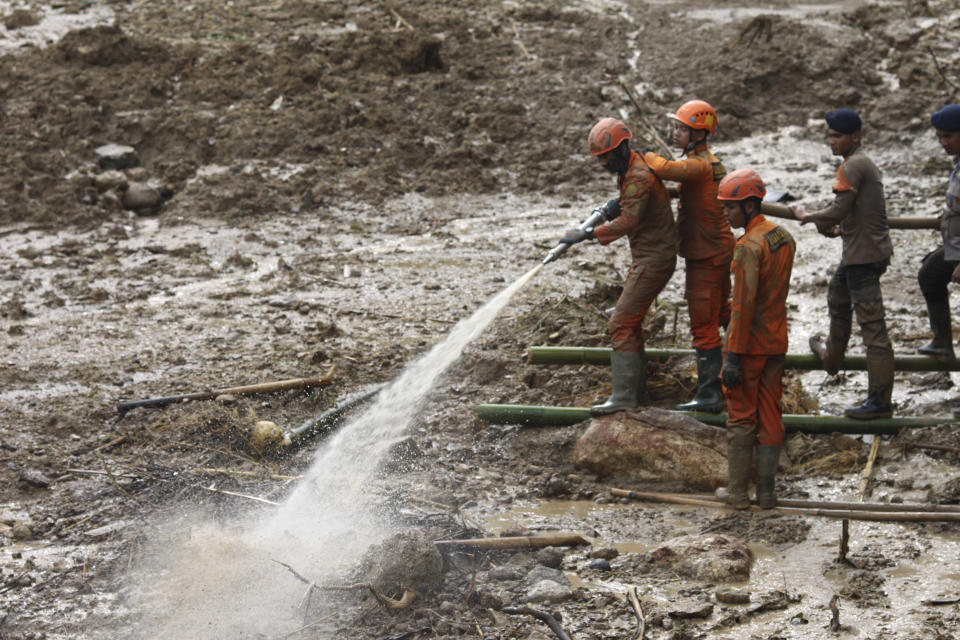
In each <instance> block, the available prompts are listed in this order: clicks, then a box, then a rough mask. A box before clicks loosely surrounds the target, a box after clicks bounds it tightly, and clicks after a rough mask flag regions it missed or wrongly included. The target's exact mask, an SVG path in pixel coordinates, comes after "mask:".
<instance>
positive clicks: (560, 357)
mask: <svg viewBox="0 0 960 640" xmlns="http://www.w3.org/2000/svg"><path fill="white" fill-rule="evenodd" d="M611 352H612V349H611V348H610V347H549V346H536V347H530V348H529V349H528V350H527V355H526V360H527V362H528V363H529V364H547V365H558V364H596V365H604V366H609V365H610V353H611ZM696 353H697V352H696V351H694V350H693V349H647V350H646V354H647V360H649V361H650V362H666V361H667V360H670V359H672V358H685V357H690V358H692V357H695V356H696ZM893 365H894V367H895V368H896V370H897V371H960V360H955V361H953V362H949V363H944V362H940V361H939V360H937V359H936V358H933V357H931V356H924V355H895V356H894V358H893ZM785 366H786V368H787V369H797V370H804V371H815V370H818V369H821V370H822V369H823V363H822V362H821V361H820V358H818V357H817V356H815V355H814V354H812V353H788V354H787V356H786V359H785ZM840 368H841V369H842V370H844V371H866V370H867V357H866V356H860V355H848V356H846V357H845V358H844V359H843V363H842V364H841V365H840Z"/></svg>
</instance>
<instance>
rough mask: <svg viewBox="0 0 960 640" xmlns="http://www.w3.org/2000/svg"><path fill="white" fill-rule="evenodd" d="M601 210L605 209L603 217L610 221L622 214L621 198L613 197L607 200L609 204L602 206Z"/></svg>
mask: <svg viewBox="0 0 960 640" xmlns="http://www.w3.org/2000/svg"><path fill="white" fill-rule="evenodd" d="M600 211H603V217H604V218H606V219H607V220H608V221H610V220H613V219H614V218H617V217H619V216H620V198H612V199H611V200H607V204H605V205H603V206H602V207H600Z"/></svg>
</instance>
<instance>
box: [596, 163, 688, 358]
mask: <svg viewBox="0 0 960 640" xmlns="http://www.w3.org/2000/svg"><path fill="white" fill-rule="evenodd" d="M618 186H619V188H620V208H621V213H620V216H619V217H617V218H615V219H613V220H611V221H610V222H608V223H606V224H604V225H601V226H599V227H597V228H596V229H595V230H594V237H595V238H596V239H597V240H598V241H599V242H600V244H603V245H607V244H610V243H611V242H613V241H614V240H616V239H617V238H620V237H622V236H627V239H628V240H629V242H630V254H631V264H630V272H629V273H628V274H627V278H626V280H625V281H624V283H623V293H621V294H620V299H619V300H617V306H616V308H615V310H614V312H613V315H612V316H611V317H610V321H609V322H608V323H607V327H608V328H609V330H610V343H611V346H612V347H613V350H614V351H642V350H643V348H644V334H643V319H644V318H645V317H646V315H647V310H648V309H649V308H650V305H651V304H653V301H654V300H655V299H656V297H657V295H658V294H659V293H660V292H661V291H662V290H663V288H664V287H665V286H666V285H667V282H668V281H669V280H670V276H671V275H673V271H674V269H675V268H676V264H677V244H678V239H677V226H676V223H675V222H674V221H673V212H672V211H671V209H670V197H669V195H668V194H667V190H666V188H664V186H663V183H662V182H660V179H659V178H657V177H656V176H655V175H654V174H653V173H652V172H651V171H650V169H649V167H647V164H646V162H644V160H643V158H642V157H641V156H640V155H639V154H637V153H636V152H635V151H632V152H631V154H630V164H629V165H628V168H627V171H626V172H625V173H624V174H623V176H621V177H620V178H619V179H618Z"/></svg>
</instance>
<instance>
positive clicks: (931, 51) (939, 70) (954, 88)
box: [927, 46, 960, 91]
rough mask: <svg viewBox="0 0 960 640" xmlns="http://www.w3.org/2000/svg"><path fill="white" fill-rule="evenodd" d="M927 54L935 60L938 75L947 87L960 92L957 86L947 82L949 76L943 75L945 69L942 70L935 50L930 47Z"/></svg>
mask: <svg viewBox="0 0 960 640" xmlns="http://www.w3.org/2000/svg"><path fill="white" fill-rule="evenodd" d="M927 52H928V53H929V54H930V57H931V58H933V64H934V66H935V67H936V68H937V73H938V74H940V78H942V79H943V81H944V82H945V83H947V86H948V87H950V88H951V89H953V90H954V91H960V88H958V87H957V85H955V84H953V83H952V82H950V81H949V80H947V76H946V75H945V74H944V73H943V69H941V68H940V61H939V60H937V56H936V55H935V54H934V53H933V49H931V48H930V47H929V46H928V47H927Z"/></svg>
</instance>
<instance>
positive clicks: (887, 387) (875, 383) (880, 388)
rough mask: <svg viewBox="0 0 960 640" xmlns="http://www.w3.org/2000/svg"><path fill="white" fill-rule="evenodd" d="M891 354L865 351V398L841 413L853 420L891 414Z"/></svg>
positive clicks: (876, 417) (884, 416)
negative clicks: (862, 401) (857, 404)
mask: <svg viewBox="0 0 960 640" xmlns="http://www.w3.org/2000/svg"><path fill="white" fill-rule="evenodd" d="M893 367H894V365H893V354H892V353H889V354H888V353H879V354H874V353H870V352H869V351H868V352H867V400H866V402H864V403H863V404H861V405H859V406H857V407H850V408H849V409H846V410H845V411H844V412H843V415H845V416H847V417H848V418H853V419H854V420H877V419H880V418H889V417H890V416H892V415H893V405H892V404H891V402H890V398H891V397H892V395H893Z"/></svg>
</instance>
